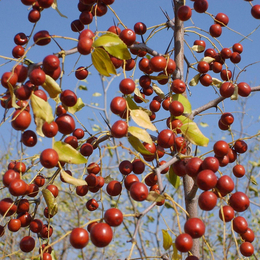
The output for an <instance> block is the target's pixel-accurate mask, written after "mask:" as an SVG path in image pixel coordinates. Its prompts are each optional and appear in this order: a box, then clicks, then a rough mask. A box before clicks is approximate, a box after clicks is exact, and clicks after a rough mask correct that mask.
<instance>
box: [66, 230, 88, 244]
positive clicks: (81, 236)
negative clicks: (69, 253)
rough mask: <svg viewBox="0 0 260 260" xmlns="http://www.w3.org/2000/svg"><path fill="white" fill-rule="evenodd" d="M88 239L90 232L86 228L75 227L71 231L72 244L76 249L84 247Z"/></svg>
mask: <svg viewBox="0 0 260 260" xmlns="http://www.w3.org/2000/svg"><path fill="white" fill-rule="evenodd" d="M88 240H89V236H88V232H87V231H86V230H85V229H84V228H74V229H73V230H72V231H71V233H70V244H71V245H72V246H73V247H74V248H76V249H82V248H84V247H85V246H86V245H87V244H88Z"/></svg>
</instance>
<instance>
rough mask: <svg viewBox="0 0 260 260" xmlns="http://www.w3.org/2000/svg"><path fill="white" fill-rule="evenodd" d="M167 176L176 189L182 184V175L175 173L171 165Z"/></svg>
mask: <svg viewBox="0 0 260 260" xmlns="http://www.w3.org/2000/svg"><path fill="white" fill-rule="evenodd" d="M166 177H167V179H168V181H169V182H170V183H171V185H172V186H173V187H174V188H175V189H178V188H179V186H180V184H181V179H180V176H178V175H177V174H175V172H174V171H173V169H172V167H170V170H169V173H168V174H167V175H166Z"/></svg>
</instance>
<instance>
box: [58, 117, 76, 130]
mask: <svg viewBox="0 0 260 260" xmlns="http://www.w3.org/2000/svg"><path fill="white" fill-rule="evenodd" d="M55 122H56V123H57V125H58V129H59V132H60V133H62V134H64V135H68V134H71V133H72V132H73V131H74V130H75V121H74V119H73V117H72V116H70V115H68V114H62V115H60V116H58V117H57V118H56V120H55Z"/></svg>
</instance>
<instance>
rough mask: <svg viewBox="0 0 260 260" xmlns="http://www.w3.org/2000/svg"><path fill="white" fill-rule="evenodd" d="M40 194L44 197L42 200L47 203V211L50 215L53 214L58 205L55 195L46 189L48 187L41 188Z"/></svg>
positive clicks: (56, 210) (55, 212)
mask: <svg viewBox="0 0 260 260" xmlns="http://www.w3.org/2000/svg"><path fill="white" fill-rule="evenodd" d="M42 195H43V197H44V200H45V202H46V204H47V207H48V213H49V214H50V215H53V216H54V215H55V214H57V212H58V205H57V202H56V200H55V197H54V196H53V194H52V193H51V192H50V191H49V190H48V189H43V190H42Z"/></svg>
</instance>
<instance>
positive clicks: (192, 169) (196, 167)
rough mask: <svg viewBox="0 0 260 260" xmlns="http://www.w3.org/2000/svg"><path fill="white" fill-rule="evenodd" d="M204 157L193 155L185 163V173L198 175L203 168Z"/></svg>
mask: <svg viewBox="0 0 260 260" xmlns="http://www.w3.org/2000/svg"><path fill="white" fill-rule="evenodd" d="M202 162H203V161H202V159H200V158H198V157H193V158H191V159H189V160H188V161H187V163H186V165H185V173H186V174H188V175H189V176H191V177H196V176H197V175H198V173H199V172H200V170H201V164H202Z"/></svg>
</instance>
